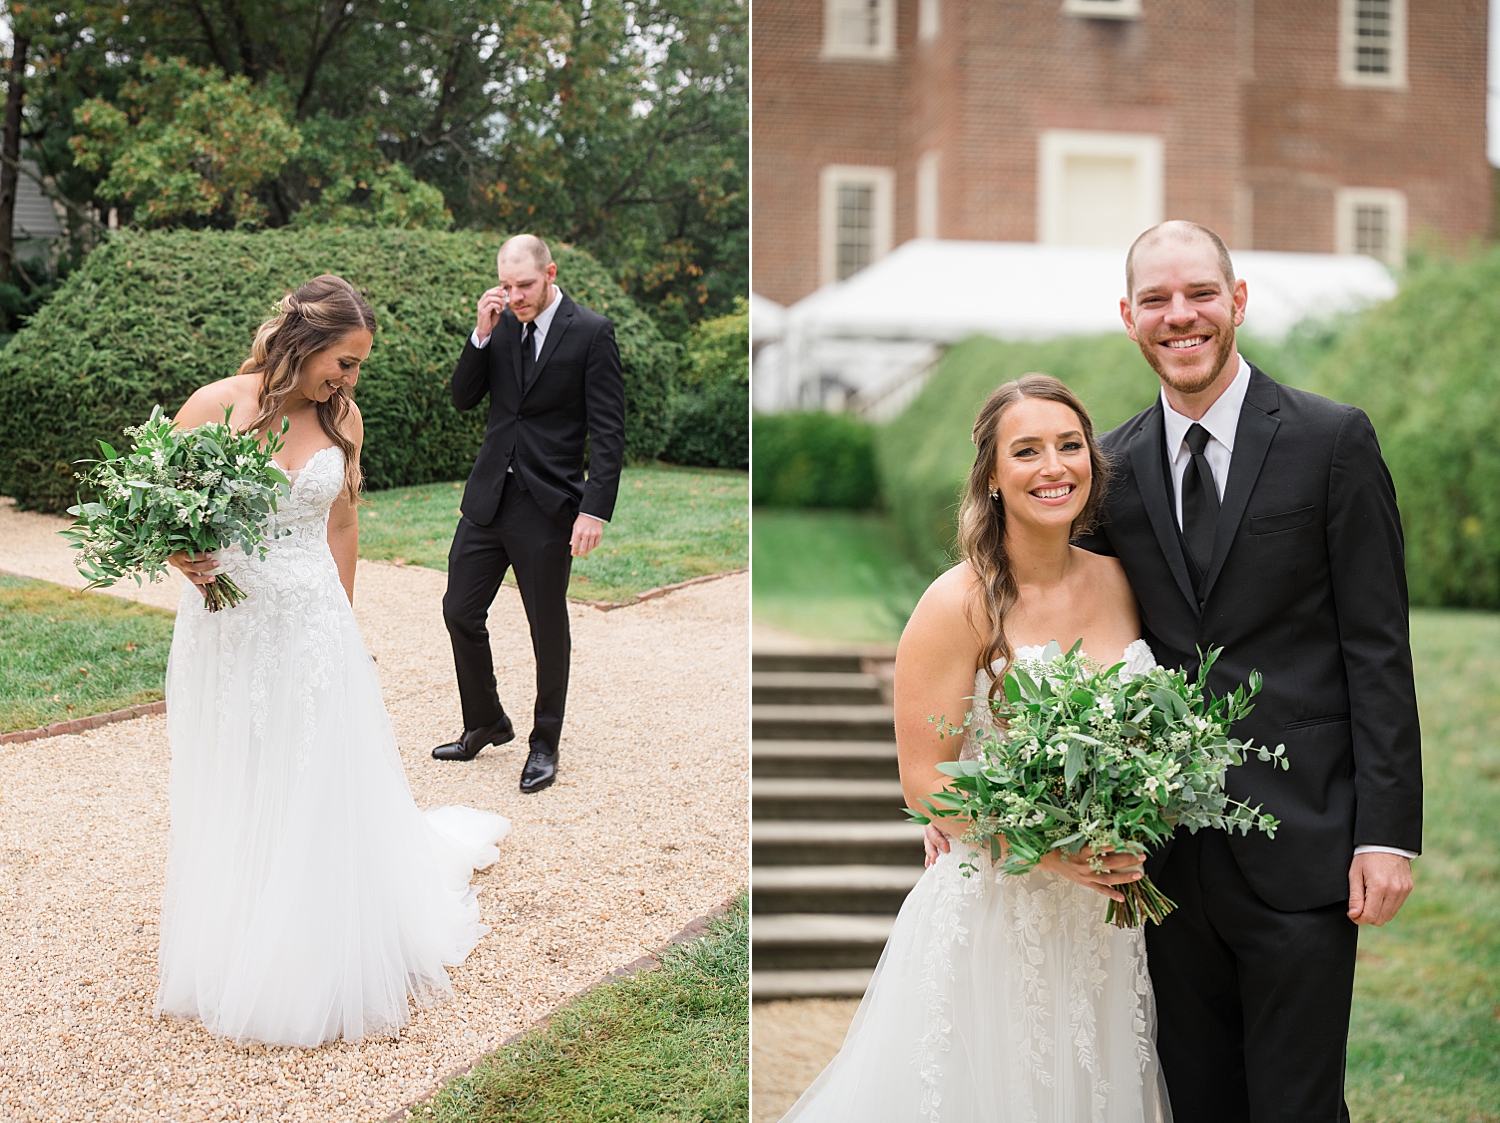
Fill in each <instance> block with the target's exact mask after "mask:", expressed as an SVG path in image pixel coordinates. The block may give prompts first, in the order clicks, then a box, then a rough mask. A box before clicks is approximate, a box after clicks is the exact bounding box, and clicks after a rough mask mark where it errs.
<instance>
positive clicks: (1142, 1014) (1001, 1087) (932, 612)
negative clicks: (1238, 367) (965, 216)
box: [783, 374, 1171, 1123]
mask: <svg viewBox="0 0 1500 1123" xmlns="http://www.w3.org/2000/svg"><path fill="white" fill-rule="evenodd" d="M974 443H975V445H976V446H977V450H978V453H977V456H976V459H975V464H974V469H973V471H972V472H971V474H970V479H969V485H968V490H967V494H966V496H965V499H964V503H963V508H962V511H961V514H960V526H959V545H960V548H961V552H962V555H963V559H964V560H963V561H961V562H960V563H959V564H958V565H956V566H954V567H953V568H952V569H950V570H948V571H947V572H946V573H944V574H943V575H942V576H941V577H939V578H938V579H937V580H936V581H935V582H933V584H932V586H931V587H930V588H929V589H928V590H927V592H926V594H925V595H924V596H923V598H922V600H921V603H920V604H918V606H917V608H916V610H915V611H914V612H913V614H912V618H911V621H910V623H908V625H907V627H906V630H905V631H904V632H903V633H902V636H901V645H900V647H899V649H898V652H897V656H896V682H895V688H896V740H897V745H898V748H899V751H900V760H901V781H902V787H903V790H904V792H905V795H906V799H907V802H908V804H909V805H910V806H912V807H917V808H920V807H921V803H922V801H923V800H925V799H928V798H930V796H931V794H932V793H933V792H935V791H937V790H939V789H940V788H942V787H943V786H944V785H945V784H946V782H947V780H948V777H946V776H945V775H944V774H943V773H941V772H939V771H937V768H936V765H937V764H939V763H941V762H943V761H948V760H952V759H954V757H955V756H960V755H963V753H965V752H968V751H969V747H968V745H967V743H960V742H957V741H955V740H954V739H953V738H944V737H943V736H941V734H940V728H941V722H935V721H933V720H931V719H933V718H935V717H936V718H942V719H946V720H947V721H948V722H949V723H951V724H959V723H960V722H961V717H962V715H963V714H964V713H965V712H966V711H968V710H971V709H972V710H973V712H974V720H975V721H976V722H979V723H988V722H989V720H990V718H989V708H988V706H987V705H986V704H984V702H983V699H985V698H987V697H988V696H989V693H990V690H991V686H992V684H993V682H994V678H993V676H992V674H991V671H993V672H994V674H995V675H998V674H1000V673H1001V670H1002V668H1003V667H1004V666H1005V665H1006V664H1007V663H1008V662H1009V661H1010V660H1012V659H1014V658H1016V657H1017V656H1021V657H1037V656H1040V654H1041V648H1042V647H1043V646H1044V645H1045V644H1046V643H1048V642H1049V641H1054V640H1055V641H1057V642H1058V643H1059V644H1060V645H1061V647H1062V648H1063V649H1064V650H1066V649H1067V648H1069V647H1071V646H1072V645H1073V643H1074V642H1075V641H1077V640H1080V639H1081V640H1082V641H1083V649H1084V651H1086V652H1088V653H1090V654H1092V655H1093V656H1094V657H1095V658H1096V660H1097V661H1098V662H1099V663H1100V664H1102V665H1105V666H1110V665H1113V664H1114V663H1117V662H1123V663H1125V665H1126V666H1125V670H1126V672H1132V671H1139V670H1145V669H1147V668H1149V667H1151V666H1153V665H1154V660H1153V659H1152V657H1151V650H1150V648H1149V647H1148V646H1147V645H1146V643H1145V642H1144V641H1143V640H1141V639H1140V624H1139V620H1138V619H1137V615H1136V608H1135V599H1134V597H1133V596H1132V594H1131V592H1130V587H1129V585H1128V584H1127V583H1126V580H1125V575H1124V572H1123V570H1122V569H1121V567H1120V566H1119V564H1118V563H1117V562H1116V561H1115V560H1114V559H1113V558H1103V557H1097V556H1095V555H1093V554H1090V553H1088V552H1086V551H1084V550H1080V549H1078V548H1077V547H1074V546H1071V545H1070V544H1069V540H1070V538H1072V537H1074V536H1075V535H1076V534H1078V533H1080V532H1081V531H1082V530H1083V529H1084V528H1085V527H1086V526H1087V525H1088V524H1089V523H1090V522H1091V520H1092V519H1093V517H1094V514H1095V512H1096V511H1097V509H1098V507H1099V503H1100V499H1101V497H1102V493H1103V491H1104V484H1105V481H1106V476H1107V472H1108V467H1107V464H1106V463H1105V461H1104V460H1103V458H1102V457H1101V455H1100V453H1099V450H1098V447H1097V446H1096V444H1095V443H1094V435H1093V428H1092V425H1091V423H1090V421H1089V418H1088V414H1087V412H1086V411H1085V410H1084V408H1083V406H1082V404H1081V403H1079V402H1078V400H1077V399H1076V398H1075V397H1074V396H1073V394H1072V393H1071V392H1070V391H1069V390H1068V389H1067V388H1066V387H1065V386H1063V385H1062V383H1060V382H1058V381H1057V380H1056V379H1054V378H1050V377H1048V376H1046V375H1037V374H1030V375H1026V376H1025V377H1024V378H1021V379H1019V380H1017V381H1015V382H1008V383H1006V384H1005V385H1003V386H1001V387H1000V388H999V389H997V390H996V391H995V392H994V393H993V394H991V395H990V398H989V400H988V401H986V403H985V405H984V407H983V408H982V409H981V410H980V413H979V417H978V419H977V420H976V421H975V424H974ZM970 699H973V701H972V702H971V701H970ZM937 825H938V826H940V827H941V829H942V830H943V831H945V832H947V833H948V834H951V835H959V834H962V832H963V830H964V825H963V823H962V822H960V821H958V820H955V819H940V820H937ZM932 833H935V832H933V831H932V829H931V828H929V834H932ZM940 837H946V836H940ZM942 848H946V850H947V852H946V853H942V854H939V856H938V857H937V860H936V861H934V862H933V863H932V864H931V865H930V866H929V868H928V870H927V872H926V873H925V874H924V875H923V877H922V879H921V880H920V881H919V882H918V883H917V885H916V887H915V888H914V889H913V890H912V892H911V894H910V895H909V896H908V897H907V899H906V901H905V903H904V904H903V905H902V907H901V913H900V916H899V917H898V918H897V920H896V923H895V926H894V927H893V928H892V931H891V935H890V939H889V940H888V941H887V943H886V946H885V951H884V953H883V954H882V955H881V958H880V963H879V965H878V966H877V967H876V969H875V974H874V977H873V978H872V979H871V981H870V985H869V988H868V989H867V990H866V992H865V997H864V1001H863V1002H861V1004H860V1007H859V1011H858V1012H857V1013H856V1014H855V1017H854V1021H853V1024H852V1025H851V1026H850V1027H849V1033H848V1036H847V1037H846V1039H845V1041H844V1047H843V1049H842V1051H841V1052H840V1053H839V1055H838V1056H837V1057H835V1058H834V1060H833V1062H832V1063H831V1064H829V1066H828V1067H827V1068H826V1069H825V1070H824V1071H823V1073H822V1075H821V1076H819V1077H818V1079H817V1080H816V1081H815V1082H814V1083H813V1085H812V1087H810V1088H809V1089H808V1090H807V1092H806V1093H804V1094H803V1096H802V1098H801V1099H799V1100H798V1101H797V1103H796V1104H795V1105H794V1106H793V1108H792V1110H791V1111H790V1112H789V1113H788V1114H787V1115H786V1116H785V1118H784V1120H783V1123H792V1121H795V1123H833V1121H845V1123H887V1121H888V1123H911V1121H915V1120H925V1121H927V1123H1167V1121H1169V1120H1170V1118H1171V1112H1170V1107H1169V1106H1168V1102H1167V1096H1166V1089H1165V1085H1164V1083H1163V1081H1162V1078H1161V1070H1160V1066H1159V1064H1158V1062H1157V1058H1156V1046H1155V1006H1154V1002H1153V998H1152V993H1151V980H1150V976H1149V975H1148V973H1147V970H1146V948H1145V940H1144V939H1143V937H1142V933H1141V930H1140V929H1138V928H1136V929H1121V928H1116V927H1114V926H1113V925H1109V924H1106V923H1105V920H1104V913H1105V909H1106V907H1107V901H1106V898H1107V897H1116V898H1119V897H1120V894H1119V891H1118V890H1117V889H1115V888H1114V887H1115V886H1116V885H1118V884H1120V883H1122V882H1126V881H1129V880H1133V879H1135V878H1136V877H1138V876H1140V875H1139V873H1138V872H1136V871H1135V870H1134V869H1133V868H1132V867H1134V866H1135V865H1136V863H1137V861H1138V859H1136V858H1134V857H1132V856H1129V855H1107V856H1105V857H1104V859H1103V860H1104V864H1105V865H1106V866H1107V872H1105V873H1103V874H1095V873H1092V872H1091V871H1090V870H1089V868H1088V865H1087V864H1086V862H1084V861H1082V860H1075V861H1074V862H1072V863H1065V862H1063V861H1061V859H1060V856H1059V855H1058V854H1057V853H1056V852H1054V853H1053V854H1052V855H1049V856H1048V857H1047V858H1046V859H1045V860H1044V861H1043V863H1042V866H1041V868H1039V869H1037V870H1035V871H1033V872H1031V873H1029V874H1027V875H1025V876H1022V877H1015V876H1011V875H1008V874H1000V873H998V872H997V870H996V869H995V867H994V866H993V865H992V863H991V862H990V859H989V857H988V853H987V851H986V852H983V853H981V852H980V851H978V850H976V849H975V848H973V847H971V846H969V845H968V844H967V843H964V842H962V841H959V840H958V839H957V838H956V837H955V838H953V839H952V840H951V843H950V842H948V841H945V842H944V843H943V845H942V846H941V847H940V849H942ZM1087 856H1088V855H1087V852H1085V853H1084V855H1082V856H1081V857H1082V858H1087ZM966 866H967V867H968V869H967V870H966V869H965V867H966ZM966 873H967V874H968V876H966Z"/></svg>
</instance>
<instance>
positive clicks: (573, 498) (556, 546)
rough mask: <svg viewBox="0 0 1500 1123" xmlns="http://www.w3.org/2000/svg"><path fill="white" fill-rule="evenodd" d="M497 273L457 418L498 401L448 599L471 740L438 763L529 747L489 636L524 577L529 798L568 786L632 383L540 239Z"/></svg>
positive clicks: (468, 492)
mask: <svg viewBox="0 0 1500 1123" xmlns="http://www.w3.org/2000/svg"><path fill="white" fill-rule="evenodd" d="M496 267H497V271H498V273H499V281H500V283H499V284H498V285H496V286H495V287H494V288H492V289H490V290H488V291H487V292H486V293H485V294H484V295H483V296H481V297H480V298H479V307H478V317H477V320H478V322H477V324H476V325H475V328H474V334H473V335H472V336H471V337H470V339H469V342H468V344H467V345H465V347H464V350H463V354H462V355H460V356H459V359H458V366H457V367H455V368H454V371H453V404H454V406H455V407H457V408H458V409H461V410H466V409H473V408H474V407H475V406H477V405H478V404H479V403H480V401H481V400H483V398H484V396H485V395H486V394H488V395H489V398H490V416H489V425H488V428H487V429H486V431H485V435H484V444H483V445H482V446H481V447H480V450H479V456H478V458H477V459H476V460H475V461H474V470H473V471H472V472H471V473H470V474H469V481H468V484H467V486H466V487H465V488H464V497H463V502H462V504H461V507H460V510H461V512H462V517H461V518H460V519H459V522H458V530H457V531H456V533H455V534H454V536H453V546H452V548H451V549H450V550H449V552H448V591H447V593H446V594H445V595H444V597H443V619H444V621H445V622H446V623H447V625H448V635H449V638H450V639H451V640H452V642H453V663H454V667H455V669H456V670H457V672H458V692H459V698H460V700H461V701H462V704H463V718H464V732H463V735H462V736H461V737H460V738H459V739H458V740H457V741H453V742H450V743H448V744H445V745H439V746H438V747H437V748H435V749H433V750H432V755H433V756H434V757H436V758H437V759H438V760H473V759H474V758H475V757H476V756H478V755H479V751H480V750H481V749H483V748H484V747H485V746H486V745H503V744H505V743H506V742H507V741H510V740H513V739H514V737H515V730H514V729H513V728H512V726H511V722H510V718H509V717H508V716H507V715H506V713H505V710H504V708H503V707H502V706H501V705H500V697H499V693H498V691H497V689H496V683H495V669H494V663H493V660H492V657H491V654H490V636H489V630H488V629H487V627H486V626H485V620H486V617H487V616H488V614H489V609H490V605H491V603H492V602H493V601H494V599H495V594H496V592H497V591H499V588H500V582H501V581H502V580H503V579H504V577H505V571H506V569H507V568H509V567H512V566H513V567H514V568H515V571H516V584H517V585H519V586H520V590H521V602H522V604H523V605H524V606H525V608H526V620H527V623H528V624H530V626H531V646H532V651H533V653H534V654H535V656H536V707H535V711H534V714H533V721H532V727H531V736H530V744H529V748H530V752H529V753H528V755H527V757H526V764H525V767H524V768H523V769H522V771H521V790H522V791H523V792H537V791H541V790H542V789H543V788H545V787H547V786H548V785H549V784H551V783H552V782H553V780H555V779H556V777H557V757H558V740H559V738H560V736H561V733H562V723H563V709H564V705H565V703H566V701H567V696H568V664H569V661H570V659H571V657H572V651H573V646H572V639H571V636H570V633H569V630H568V605H567V593H568V577H569V575H570V573H571V570H572V566H573V558H575V557H584V556H585V555H587V554H588V553H589V551H590V550H592V549H594V547H596V546H597V545H599V540H600V538H601V536H602V533H603V525H604V523H605V522H607V521H608V520H609V518H610V516H611V515H613V513H614V507H615V495H616V492H617V491H618V490H619V486H620V467H621V463H622V460H623V458H624V453H625V384H624V380H623V378H622V376H621V372H620V353H619V350H618V349H617V348H616V346H615V332H614V325H613V324H611V323H610V322H609V320H607V319H606V318H605V317H603V316H600V315H599V314H597V313H595V312H592V311H590V310H589V309H587V308H584V307H583V306H581V305H579V304H576V303H574V302H573V300H572V299H571V298H570V297H569V296H567V295H566V294H565V293H564V292H563V291H562V290H561V289H559V288H558V287H557V285H556V284H554V283H553V282H554V281H555V280H556V277H557V266H556V264H554V263H553V261H552V255H551V253H550V252H549V251H548V249H547V246H546V243H544V242H543V241H542V240H541V239H540V238H536V237H533V236H532V235H529V234H521V235H518V236H517V237H514V238H511V239H510V240H509V241H507V242H506V243H505V244H504V245H503V246H501V247H500V253H499V256H498V257H497V259H496ZM585 450H587V456H588V475H587V478H585V476H584V460H585Z"/></svg>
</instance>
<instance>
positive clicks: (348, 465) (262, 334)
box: [239, 273, 375, 502]
mask: <svg viewBox="0 0 1500 1123" xmlns="http://www.w3.org/2000/svg"><path fill="white" fill-rule="evenodd" d="M275 307H276V315H274V316H272V317H271V318H270V319H269V320H267V321H266V322H265V323H263V324H261V325H260V328H259V329H258V330H257V331H256V333H255V342H254V343H253V344H251V346H250V357H249V358H248V359H246V360H245V361H244V362H243V363H241V364H240V369H239V373H240V374H253V375H257V376H258V377H259V379H260V389H259V390H258V391H257V392H256V399H255V409H256V414H255V418H254V420H252V421H251V422H250V424H249V425H247V426H245V428H247V429H259V430H261V431H262V432H264V431H265V430H266V429H267V428H268V427H269V425H270V423H271V422H272V421H274V420H276V419H277V418H280V417H281V415H282V413H283V412H284V410H285V408H286V403H287V400H288V399H289V398H290V397H291V396H292V392H293V390H295V389H296V387H297V380H298V379H299V378H300V377H301V375H302V364H303V363H305V362H306V361H307V359H308V357H309V356H311V355H315V354H317V353H318V352H319V351H324V350H327V349H328V348H329V347H332V346H333V345H334V344H335V343H337V342H338V341H339V340H340V339H342V338H343V337H344V336H346V335H348V334H349V333H350V332H351V331H356V330H358V329H359V328H364V329H365V330H366V331H368V332H370V333H372V334H373V333H374V331H375V313H374V312H373V311H372V310H371V308H370V305H369V303H368V302H367V301H366V300H365V298H364V297H362V296H360V295H359V293H358V292H357V291H356V290H355V288H354V286H353V285H351V284H350V283H349V282H348V281H346V280H344V278H342V277H337V276H334V274H332V273H324V274H323V275H322V276H321V277H314V278H313V279H312V280H310V281H308V282H307V283H306V284H305V285H303V286H301V287H300V288H299V289H297V290H296V291H295V292H290V293H287V295H286V296H284V297H282V298H281V299H280V300H279V301H277V302H276V305H275ZM351 398H352V393H351V391H350V389H349V388H348V387H347V386H341V387H340V388H339V389H338V391H337V393H335V394H333V395H332V396H331V397H329V399H328V400H327V401H326V402H318V403H317V405H316V409H317V415H318V424H319V426H321V427H322V429H323V432H324V433H326V434H328V439H329V440H331V441H332V442H333V443H334V444H336V445H338V447H339V449H340V450H341V451H342V452H343V454H344V489H343V493H342V494H343V497H344V498H346V499H349V500H350V501H351V502H358V501H359V489H360V485H361V484H362V483H363V482H364V470H363V469H362V468H360V466H359V458H358V457H356V456H355V455H354V441H353V440H352V439H351V438H350V437H349V436H347V435H346V434H345V432H344V421H345V419H346V418H347V417H348V416H349V408H350V406H349V403H350V401H351Z"/></svg>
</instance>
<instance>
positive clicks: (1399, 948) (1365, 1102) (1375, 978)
mask: <svg viewBox="0 0 1500 1123" xmlns="http://www.w3.org/2000/svg"><path fill="white" fill-rule="evenodd" d="M885 526H886V524H885V523H884V522H883V520H881V518H880V517H879V516H866V515H855V514H850V513H847V512H783V511H764V510H762V509H759V508H757V509H756V512H755V566H754V571H753V581H754V589H755V614H756V618H757V619H759V620H764V621H765V622H767V623H771V624H776V625H778V626H781V627H784V628H788V629H790V630H794V631H800V632H802V633H804V634H807V635H812V636H818V637H821V638H829V639H871V638H889V637H891V636H893V635H894V632H895V628H894V619H895V617H894V616H893V615H892V613H891V612H890V611H889V609H888V608H887V607H886V606H887V605H888V603H889V600H890V597H889V594H888V592H886V590H888V589H890V588H892V587H899V586H900V585H901V584H902V583H903V582H911V581H916V580H919V578H918V577H917V575H916V574H915V573H914V571H913V570H912V567H911V566H910V565H909V564H908V563H907V562H905V561H904V560H903V559H902V558H901V556H900V555H899V554H898V553H896V551H895V548H894V547H893V546H892V545H890V538H889V536H888V535H887V534H886V533H885ZM882 564H884V565H885V569H884V570H881V569H880V568H879V567H880V566H881V565H882ZM882 629H884V630H882ZM1412 652H1413V656H1414V658H1415V660H1416V668H1417V692H1418V698H1419V702H1420V706H1421V716H1422V736H1423V758H1424V768H1423V772H1424V782H1425V792H1424V799H1425V830H1424V841H1425V847H1424V850H1423V854H1422V857H1421V858H1420V859H1418V861H1417V862H1416V863H1415V864H1414V865H1413V873H1414V876H1415V879H1416V891H1415V892H1414V893H1413V894H1412V897H1411V899H1410V901H1408V903H1407V905H1406V907H1405V908H1404V909H1403V910H1402V911H1401V913H1400V915H1399V916H1398V917H1397V918H1396V919H1395V920H1394V921H1393V922H1392V923H1390V924H1388V925H1386V926H1385V927H1384V928H1364V929H1362V930H1361V933H1360V959H1359V969H1358V972H1357V974H1356V976H1355V996H1354V1011H1353V1021H1352V1025H1351V1031H1350V1038H1349V1064H1348V1099H1349V1104H1350V1107H1351V1109H1352V1111H1353V1118H1354V1120H1355V1123H1500V615H1493V614H1490V613H1481V612H1463V611H1445V610H1441V609H1419V610H1416V611H1414V612H1413V613H1412Z"/></svg>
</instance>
